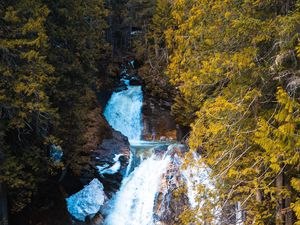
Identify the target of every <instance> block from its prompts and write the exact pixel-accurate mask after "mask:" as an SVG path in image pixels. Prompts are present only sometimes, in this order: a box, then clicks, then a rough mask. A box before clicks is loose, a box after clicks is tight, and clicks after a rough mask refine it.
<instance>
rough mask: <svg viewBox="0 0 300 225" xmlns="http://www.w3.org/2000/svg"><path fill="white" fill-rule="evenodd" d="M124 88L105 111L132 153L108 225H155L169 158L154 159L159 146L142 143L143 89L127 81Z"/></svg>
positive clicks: (107, 219) (112, 97) (108, 119)
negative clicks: (159, 191) (153, 153)
mask: <svg viewBox="0 0 300 225" xmlns="http://www.w3.org/2000/svg"><path fill="white" fill-rule="evenodd" d="M125 84H126V85H127V89H126V90H124V91H121V92H114V93H113V94H112V96H111V99H110V100H109V102H108V104H107V106H106V108H105V110H104V116H105V117H106V119H107V121H108V123H109V124H110V125H111V126H112V127H113V128H114V129H115V130H118V131H120V132H121V133H123V134H124V135H126V136H127V137H128V139H129V141H130V143H131V151H132V152H131V156H130V165H129V166H128V168H127V172H126V177H125V178H124V180H123V182H122V185H121V188H120V190H119V191H118V192H117V193H116V195H115V196H114V197H113V199H111V200H110V206H111V208H110V209H109V212H108V215H107V218H106V220H105V224H106V225H151V224H154V223H153V218H152V217H153V209H154V202H155V197H156V194H157V191H158V190H159V187H160V183H161V177H162V175H163V174H164V173H165V171H166V170H167V166H168V165H169V162H170V158H169V157H163V158H161V157H158V156H154V155H152V154H151V151H149V149H150V148H152V147H153V145H155V144H157V143H152V142H145V141H142V140H141V134H142V104H143V92H142V88H141V86H131V85H129V81H128V80H125ZM147 152H149V153H148V155H150V156H148V159H145V160H144V159H143V157H142V158H141V156H142V155H144V153H145V154H146V155H147ZM151 155H152V156H151ZM138 164H139V165H138ZM134 167H135V168H134ZM133 169H134V170H133ZM131 170H133V172H131ZM130 172H131V173H130Z"/></svg>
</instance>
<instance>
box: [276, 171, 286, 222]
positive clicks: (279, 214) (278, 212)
mask: <svg viewBox="0 0 300 225" xmlns="http://www.w3.org/2000/svg"><path fill="white" fill-rule="evenodd" d="M282 187H283V171H281V172H280V174H278V176H277V178H276V188H277V190H278V191H279V190H282ZM282 209H283V200H282V197H281V196H280V195H279V194H278V203H277V209H276V225H282V224H284V216H283V214H282Z"/></svg>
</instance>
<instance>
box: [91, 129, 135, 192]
mask: <svg viewBox="0 0 300 225" xmlns="http://www.w3.org/2000/svg"><path fill="white" fill-rule="evenodd" d="M111 129H112V128H111ZM129 157H130V147H129V142H128V139H127V137H125V136H124V135H122V134H121V133H120V132H118V131H115V130H113V129H112V137H111V138H109V139H104V140H103V141H102V143H101V144H100V145H99V146H98V148H97V149H96V150H94V151H92V153H91V163H92V166H93V169H94V173H95V177H97V178H98V179H99V180H100V181H101V183H102V184H103V185H104V190H105V192H106V195H107V196H108V197H111V196H112V194H114V193H115V192H116V191H117V190H118V189H119V187H120V185H121V182H122V178H123V176H124V175H125V174H126V169H127V165H128V162H129Z"/></svg>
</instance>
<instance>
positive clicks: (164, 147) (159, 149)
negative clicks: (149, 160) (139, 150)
mask: <svg viewBox="0 0 300 225" xmlns="http://www.w3.org/2000/svg"><path fill="white" fill-rule="evenodd" d="M168 146H169V145H167V144H166V145H158V146H156V147H154V149H153V150H154V151H153V152H154V154H156V155H161V154H165V153H166V152H167V150H168Z"/></svg>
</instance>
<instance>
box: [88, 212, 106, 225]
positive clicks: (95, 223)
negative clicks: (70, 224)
mask: <svg viewBox="0 0 300 225" xmlns="http://www.w3.org/2000/svg"><path fill="white" fill-rule="evenodd" d="M103 222H104V218H103V216H102V215H101V214H100V213H97V214H96V216H95V217H94V218H93V219H92V221H91V225H102V224H103Z"/></svg>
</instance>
